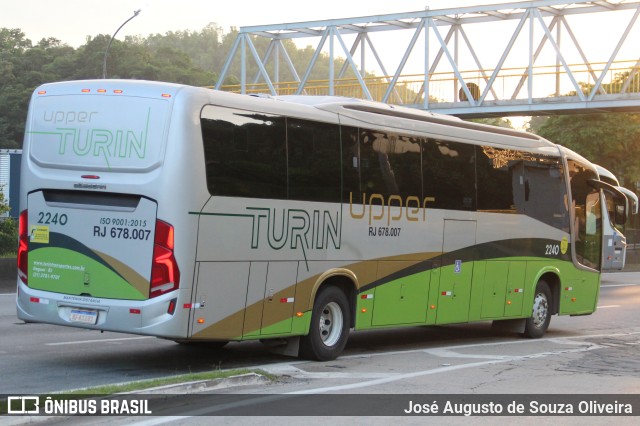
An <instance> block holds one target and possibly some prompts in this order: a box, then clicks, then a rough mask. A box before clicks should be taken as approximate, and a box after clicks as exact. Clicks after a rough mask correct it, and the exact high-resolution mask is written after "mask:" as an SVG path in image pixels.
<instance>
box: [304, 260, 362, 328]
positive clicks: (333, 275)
mask: <svg viewBox="0 0 640 426" xmlns="http://www.w3.org/2000/svg"><path fill="white" fill-rule="evenodd" d="M357 283H358V279H357V277H356V275H355V274H354V273H353V272H352V271H350V270H348V269H341V268H340V269H330V270H328V271H326V272H325V273H323V274H322V275H320V276H319V277H318V279H317V280H316V282H315V284H314V286H313V289H312V291H311V297H310V300H309V307H310V309H312V308H313V303H314V301H315V300H316V296H317V295H318V292H319V291H320V289H321V288H324V287H326V286H335V287H338V288H339V289H341V290H342V292H343V293H344V294H345V295H346V296H347V300H348V301H349V310H350V314H351V315H350V317H351V319H350V324H349V325H350V328H353V327H355V317H356V315H355V312H356V295H357V288H358V284H357Z"/></svg>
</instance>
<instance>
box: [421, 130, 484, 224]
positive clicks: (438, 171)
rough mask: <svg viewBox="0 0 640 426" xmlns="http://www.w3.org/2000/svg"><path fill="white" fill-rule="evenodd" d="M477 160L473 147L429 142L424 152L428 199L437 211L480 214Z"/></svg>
mask: <svg viewBox="0 0 640 426" xmlns="http://www.w3.org/2000/svg"><path fill="white" fill-rule="evenodd" d="M475 163H476V156H475V147H474V146H473V145H468V144H462V143H458V142H451V141H444V140H435V139H429V140H427V141H426V142H424V143H423V148H422V182H423V188H424V197H432V198H434V201H433V203H432V204H430V206H431V207H433V208H440V209H450V210H471V211H473V210H476V167H475V166H476V164H475Z"/></svg>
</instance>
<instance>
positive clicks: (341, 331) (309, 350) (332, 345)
mask: <svg viewBox="0 0 640 426" xmlns="http://www.w3.org/2000/svg"><path fill="white" fill-rule="evenodd" d="M350 324H351V311H350V310H349V302H348V300H347V296H346V295H345V294H344V292H343V291H342V290H340V289H339V288H338V287H334V286H328V287H323V288H322V289H320V291H319V292H318V295H317V296H316V300H315V302H314V304H313V312H312V314H311V327H310V329H309V334H308V335H307V336H302V337H301V338H300V356H301V357H303V358H306V359H314V360H317V361H330V360H332V359H336V358H337V357H338V355H340V354H341V353H342V351H343V350H344V347H345V346H346V344H347V339H348V338H349V328H350Z"/></svg>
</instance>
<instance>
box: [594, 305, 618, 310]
mask: <svg viewBox="0 0 640 426" xmlns="http://www.w3.org/2000/svg"><path fill="white" fill-rule="evenodd" d="M619 307H620V305H604V306H598V309H607V308H619Z"/></svg>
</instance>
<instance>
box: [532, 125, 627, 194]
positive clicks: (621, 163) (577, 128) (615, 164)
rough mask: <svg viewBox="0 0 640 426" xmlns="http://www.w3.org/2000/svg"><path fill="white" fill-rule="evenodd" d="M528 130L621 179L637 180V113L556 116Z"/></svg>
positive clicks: (625, 180)
mask: <svg viewBox="0 0 640 426" xmlns="http://www.w3.org/2000/svg"><path fill="white" fill-rule="evenodd" d="M530 126H531V130H532V131H533V132H534V133H536V134H538V135H540V136H542V137H544V138H546V139H549V140H550V141H553V142H555V143H558V144H560V145H564V146H566V147H567V148H570V149H572V150H574V151H576V152H578V153H579V154H581V155H582V156H584V157H585V158H587V159H588V160H589V161H592V162H594V163H597V164H599V165H601V166H602V167H604V168H606V169H609V170H611V172H612V173H613V174H615V175H616V176H617V177H618V179H621V180H622V181H624V182H629V183H631V182H635V181H638V180H640V163H639V162H638V158H640V114H629V113H615V114H613V113H608V114H607V113H605V114H580V115H558V116H552V117H547V118H546V119H537V120H536V121H535V122H533V123H531V124H530Z"/></svg>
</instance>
